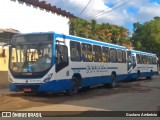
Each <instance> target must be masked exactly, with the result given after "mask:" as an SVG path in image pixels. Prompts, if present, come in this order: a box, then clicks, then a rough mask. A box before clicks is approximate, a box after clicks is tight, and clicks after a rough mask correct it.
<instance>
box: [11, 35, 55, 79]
mask: <svg viewBox="0 0 160 120" xmlns="http://www.w3.org/2000/svg"><path fill="white" fill-rule="evenodd" d="M14 39H15V38H14ZM18 39H19V38H18ZM19 41H21V40H19ZM26 41H27V39H26ZM30 41H31V40H30ZM44 41H45V40H44ZM10 53H11V54H10V60H9V68H10V70H11V72H12V73H13V75H14V74H16V75H20V74H21V75H27V74H25V73H31V74H30V75H32V77H33V75H34V73H36V75H38V73H39V74H41V75H42V73H43V72H45V71H48V70H49V69H50V68H51V67H52V42H24V41H23V42H17V43H14V45H11V48H10ZM22 73H23V74H22ZM16 77H17V76H16Z"/></svg>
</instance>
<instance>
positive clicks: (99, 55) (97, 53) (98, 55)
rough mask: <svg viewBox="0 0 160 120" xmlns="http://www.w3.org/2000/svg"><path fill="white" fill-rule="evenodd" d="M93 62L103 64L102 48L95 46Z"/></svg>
mask: <svg viewBox="0 0 160 120" xmlns="http://www.w3.org/2000/svg"><path fill="white" fill-rule="evenodd" d="M93 60H94V62H102V52H101V46H97V45H93Z"/></svg>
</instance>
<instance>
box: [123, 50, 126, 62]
mask: <svg viewBox="0 0 160 120" xmlns="http://www.w3.org/2000/svg"><path fill="white" fill-rule="evenodd" d="M123 62H124V63H126V51H123Z"/></svg>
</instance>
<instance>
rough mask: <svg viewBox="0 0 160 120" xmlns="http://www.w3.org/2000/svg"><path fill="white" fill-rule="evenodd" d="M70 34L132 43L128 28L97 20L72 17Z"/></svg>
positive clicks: (122, 43) (117, 42) (116, 42)
mask: <svg viewBox="0 0 160 120" xmlns="http://www.w3.org/2000/svg"><path fill="white" fill-rule="evenodd" d="M70 34H71V35H76V36H80V37H85V38H90V39H95V40H99V41H103V42H109V43H114V44H119V45H125V43H126V44H127V45H130V43H131V41H130V39H128V37H127V36H128V34H129V32H128V30H127V29H126V28H123V27H120V26H117V25H111V24H109V23H102V24H97V22H96V21H95V20H91V22H88V21H85V20H83V19H80V18H72V19H71V23H70Z"/></svg>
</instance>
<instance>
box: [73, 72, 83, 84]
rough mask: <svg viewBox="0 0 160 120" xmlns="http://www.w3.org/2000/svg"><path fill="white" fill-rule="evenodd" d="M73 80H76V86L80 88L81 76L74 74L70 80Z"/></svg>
mask: <svg viewBox="0 0 160 120" xmlns="http://www.w3.org/2000/svg"><path fill="white" fill-rule="evenodd" d="M73 78H76V79H77V80H78V86H79V87H80V86H81V79H82V76H81V74H79V73H76V74H74V75H73V76H72V79H73Z"/></svg>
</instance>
